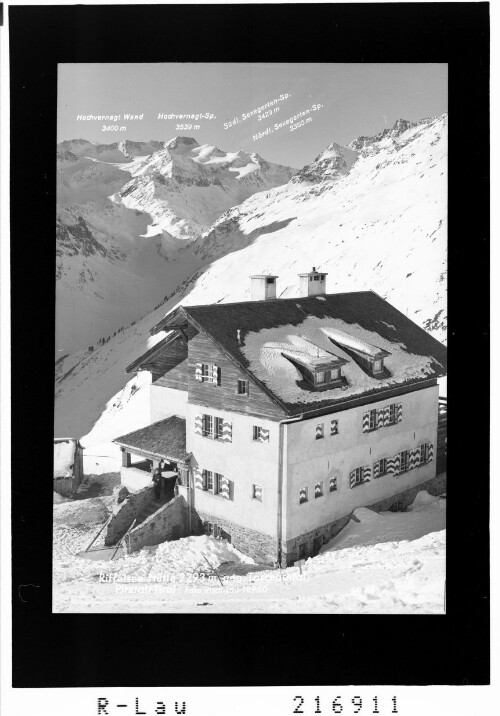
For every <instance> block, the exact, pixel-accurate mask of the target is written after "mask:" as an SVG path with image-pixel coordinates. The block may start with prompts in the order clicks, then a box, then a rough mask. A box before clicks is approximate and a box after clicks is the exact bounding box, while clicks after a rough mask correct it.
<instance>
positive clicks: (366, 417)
mask: <svg viewBox="0 0 500 716" xmlns="http://www.w3.org/2000/svg"><path fill="white" fill-rule="evenodd" d="M369 429H370V413H369V412H368V413H363V432H364V433H367V432H368V431H369Z"/></svg>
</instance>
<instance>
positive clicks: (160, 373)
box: [142, 327, 197, 390]
mask: <svg viewBox="0 0 500 716" xmlns="http://www.w3.org/2000/svg"><path fill="white" fill-rule="evenodd" d="M196 333H197V331H196V329H194V328H191V327H189V328H188V329H186V330H183V331H182V332H180V333H179V334H178V335H177V336H176V337H175V339H174V340H173V341H172V342H170V343H168V344H167V345H166V346H165V347H164V348H163V350H161V351H159V353H157V354H156V355H155V356H153V357H152V358H151V360H149V361H147V363H144V364H143V366H142V367H143V368H144V369H146V370H150V371H151V374H152V379H153V383H154V385H162V386H164V387H167V388H176V389H177V390H187V389H188V367H187V357H188V344H187V341H188V340H189V339H190V338H192V336H194V335H196Z"/></svg>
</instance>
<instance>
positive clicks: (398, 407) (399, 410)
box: [396, 403, 403, 423]
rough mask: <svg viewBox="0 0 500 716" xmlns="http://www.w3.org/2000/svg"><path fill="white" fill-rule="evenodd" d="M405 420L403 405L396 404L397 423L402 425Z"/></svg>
mask: <svg viewBox="0 0 500 716" xmlns="http://www.w3.org/2000/svg"><path fill="white" fill-rule="evenodd" d="M402 420H403V403H396V422H397V423H400V422H401V421H402Z"/></svg>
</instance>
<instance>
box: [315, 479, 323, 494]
mask: <svg viewBox="0 0 500 716" xmlns="http://www.w3.org/2000/svg"><path fill="white" fill-rule="evenodd" d="M322 494H323V491H322V489H321V482H317V483H316V484H315V485H314V497H321V495H322Z"/></svg>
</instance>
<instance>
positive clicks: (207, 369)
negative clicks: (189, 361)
mask: <svg viewBox="0 0 500 716" xmlns="http://www.w3.org/2000/svg"><path fill="white" fill-rule="evenodd" d="M201 379H202V381H207V380H212V366H211V365H210V364H209V363H202V364H201Z"/></svg>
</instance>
